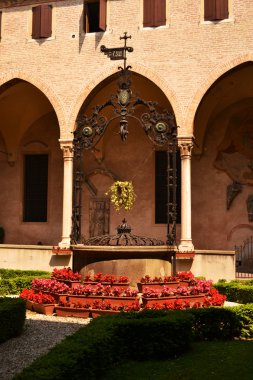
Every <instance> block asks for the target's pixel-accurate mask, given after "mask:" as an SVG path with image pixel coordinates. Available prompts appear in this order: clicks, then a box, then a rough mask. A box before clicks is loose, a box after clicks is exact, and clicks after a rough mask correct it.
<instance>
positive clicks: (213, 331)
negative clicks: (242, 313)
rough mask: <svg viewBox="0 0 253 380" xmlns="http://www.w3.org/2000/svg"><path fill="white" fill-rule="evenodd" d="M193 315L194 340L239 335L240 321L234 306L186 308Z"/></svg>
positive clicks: (222, 338) (221, 338)
mask: <svg viewBox="0 0 253 380" xmlns="http://www.w3.org/2000/svg"><path fill="white" fill-rule="evenodd" d="M187 312H188V313H190V314H191V315H192V316H193V317H194V322H193V326H192V328H193V334H194V340H197V341H199V340H201V341H203V340H209V341H211V340H225V339H232V338H234V337H238V336H240V333H241V323H240V320H239V318H238V315H237V313H236V308H234V310H232V309H231V308H217V307H208V308H199V309H188V310H187Z"/></svg>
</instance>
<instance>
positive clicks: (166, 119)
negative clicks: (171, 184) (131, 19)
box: [74, 32, 177, 149]
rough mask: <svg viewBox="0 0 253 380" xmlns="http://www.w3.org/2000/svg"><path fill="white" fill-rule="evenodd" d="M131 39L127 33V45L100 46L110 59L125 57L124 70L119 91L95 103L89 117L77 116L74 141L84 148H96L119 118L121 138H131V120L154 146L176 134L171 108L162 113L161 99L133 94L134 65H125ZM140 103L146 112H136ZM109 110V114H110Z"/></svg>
mask: <svg viewBox="0 0 253 380" xmlns="http://www.w3.org/2000/svg"><path fill="white" fill-rule="evenodd" d="M128 38H131V36H127V33H126V32H125V33H124V36H123V37H120V39H124V40H125V45H124V47H122V48H112V49H107V48H106V47H105V46H102V47H101V51H102V52H103V53H105V54H107V55H108V56H109V58H110V59H112V60H115V59H123V60H124V67H123V68H122V67H119V69H120V70H121V72H120V76H119V80H118V89H117V93H116V94H114V95H112V96H111V97H110V99H109V100H107V101H106V102H105V103H103V104H100V105H96V106H95V107H94V108H93V110H92V113H91V115H90V116H87V115H82V114H81V115H79V116H78V118H77V128H76V130H75V132H74V138H75V140H74V141H75V144H78V145H79V146H80V148H81V149H90V148H93V147H94V146H95V145H96V144H97V143H98V141H99V140H100V139H101V137H102V136H103V135H104V133H105V131H106V128H107V126H108V125H109V124H110V123H111V122H112V121H113V120H118V121H119V135H120V137H121V139H122V141H125V140H126V139H127V137H128V133H129V131H128V123H129V120H131V119H134V120H137V121H138V122H139V124H140V125H141V127H142V128H143V130H144V132H145V133H146V135H147V136H148V137H149V139H150V140H151V141H152V142H153V143H154V144H155V145H158V146H163V145H165V144H166V143H167V142H168V141H171V140H173V138H175V137H176V136H177V126H176V124H175V119H174V115H173V114H172V113H171V112H169V111H168V110H164V111H163V112H160V110H159V109H160V107H159V104H158V102H155V101H146V100H144V99H142V98H140V97H139V96H137V95H135V94H133V93H132V90H131V85H132V80H131V73H130V70H129V69H130V68H131V66H127V65H126V52H132V51H133V48H131V47H128V46H126V40H127V39H128ZM119 52H120V53H119ZM141 106H142V108H144V109H145V111H144V112H141V113H140V112H137V111H139V110H140V107H141ZM105 111H106V112H105ZM108 113H109V115H110V116H109V117H108V116H107V114H108Z"/></svg>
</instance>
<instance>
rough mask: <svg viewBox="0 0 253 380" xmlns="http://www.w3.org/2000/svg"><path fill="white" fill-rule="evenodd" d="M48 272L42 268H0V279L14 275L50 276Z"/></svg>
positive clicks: (13, 276)
mask: <svg viewBox="0 0 253 380" xmlns="http://www.w3.org/2000/svg"><path fill="white" fill-rule="evenodd" d="M50 275H51V274H50V273H49V272H46V271H43V270H36V271H35V270H20V269H2V268H0V279H4V278H5V279H6V278H7V279H9V278H15V277H27V276H33V277H37V276H50Z"/></svg>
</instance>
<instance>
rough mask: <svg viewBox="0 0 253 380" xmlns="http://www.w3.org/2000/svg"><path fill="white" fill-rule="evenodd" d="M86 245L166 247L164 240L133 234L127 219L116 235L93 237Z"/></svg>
mask: <svg viewBox="0 0 253 380" xmlns="http://www.w3.org/2000/svg"><path fill="white" fill-rule="evenodd" d="M84 244H85V245H99V246H101V245H106V246H107V245H108V246H135V245H136V246H157V245H165V243H164V242H163V241H162V240H158V239H155V238H151V237H147V236H137V235H133V234H132V233H131V227H130V226H129V224H128V223H127V221H126V220H125V219H123V220H122V223H121V224H120V225H119V226H118V227H117V234H116V235H101V236H95V237H91V238H89V239H87V240H85V242H84Z"/></svg>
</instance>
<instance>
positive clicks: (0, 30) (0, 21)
mask: <svg viewBox="0 0 253 380" xmlns="http://www.w3.org/2000/svg"><path fill="white" fill-rule="evenodd" d="M1 37H2V12H0V38H1Z"/></svg>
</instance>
